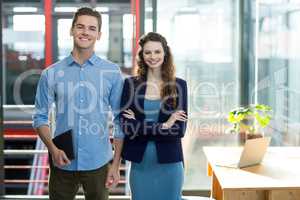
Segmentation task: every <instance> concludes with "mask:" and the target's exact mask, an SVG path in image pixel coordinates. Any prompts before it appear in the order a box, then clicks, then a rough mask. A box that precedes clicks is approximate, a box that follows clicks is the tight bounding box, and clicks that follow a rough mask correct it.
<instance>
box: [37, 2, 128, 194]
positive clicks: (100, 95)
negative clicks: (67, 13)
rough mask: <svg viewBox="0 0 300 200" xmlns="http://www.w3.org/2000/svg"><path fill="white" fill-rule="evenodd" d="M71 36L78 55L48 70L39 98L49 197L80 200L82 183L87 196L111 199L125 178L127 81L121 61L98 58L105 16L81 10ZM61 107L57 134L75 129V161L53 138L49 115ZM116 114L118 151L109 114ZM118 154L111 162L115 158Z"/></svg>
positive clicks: (41, 85) (73, 53)
mask: <svg viewBox="0 0 300 200" xmlns="http://www.w3.org/2000/svg"><path fill="white" fill-rule="evenodd" d="M70 34H71V36H72V37H73V50H72V53H71V54H70V55H69V56H68V57H66V58H64V59H63V60H61V61H60V62H57V63H55V64H53V65H52V66H50V67H49V68H47V69H45V70H44V71H43V72H42V75H41V78H40V81H39V84H38V88H37V93H36V100H35V114H34V116H33V127H34V128H35V129H36V131H37V133H38V134H39V136H40V138H41V139H42V141H43V142H44V143H45V145H46V146H47V148H48V151H49V152H50V154H51V157H52V161H53V165H54V166H52V167H51V169H50V179H49V197H50V199H51V200H71V199H74V197H75V195H76V193H77V191H78V189H79V186H80V185H82V187H83V190H84V195H85V198H86V199H87V200H107V199H108V188H110V187H112V186H115V185H116V184H117V183H118V181H119V178H120V175H119V165H120V154H121V148H122V141H123V137H124V136H123V133H122V132H121V131H120V128H119V124H118V123H119V122H118V114H119V105H120V96H121V91H122V87H123V79H122V76H121V73H120V70H119V68H118V66H117V65H115V64H113V63H111V62H109V61H106V60H103V59H101V58H99V57H97V56H96V55H95V53H94V46H95V43H96V41H97V40H99V39H100V36H101V15H100V14H99V13H98V12H97V11H95V10H93V9H91V8H87V7H83V8H80V9H78V10H77V12H76V13H75V15H74V18H73V22H72V28H71V30H70ZM53 105H55V107H54V108H55V115H56V117H55V118H56V120H55V125H56V128H55V131H54V136H55V137H56V136H58V135H60V134H62V133H65V132H66V131H68V130H72V137H73V140H72V141H73V147H74V155H75V159H73V160H69V158H68V157H67V156H66V153H65V152H64V151H63V150H62V149H59V148H58V147H57V146H56V145H55V144H54V143H53V142H52V139H51V131H50V128H49V125H48V124H49V122H48V114H49V112H50V111H51V108H52V107H53ZM110 110H111V111H112V113H113V116H114V125H115V126H114V127H115V129H114V147H115V148H114V150H115V154H114V156H113V153H112V146H111V143H110V140H109V125H108V123H107V122H108V121H109V120H108V114H109V111H110ZM112 158H113V161H112V163H111V165H109V164H108V163H109V161H111V159H112Z"/></svg>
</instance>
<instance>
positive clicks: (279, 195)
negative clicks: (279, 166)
mask: <svg viewBox="0 0 300 200" xmlns="http://www.w3.org/2000/svg"><path fill="white" fill-rule="evenodd" d="M267 200H300V190H271V191H268V198H267Z"/></svg>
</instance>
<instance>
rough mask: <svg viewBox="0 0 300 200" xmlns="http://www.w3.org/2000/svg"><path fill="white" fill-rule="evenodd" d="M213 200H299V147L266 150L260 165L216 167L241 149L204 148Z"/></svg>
mask: <svg viewBox="0 0 300 200" xmlns="http://www.w3.org/2000/svg"><path fill="white" fill-rule="evenodd" d="M203 150H204V153H205V155H206V158H207V160H208V175H209V176H212V188H211V189H212V197H213V198H215V199H216V200H300V147H269V148H268V151H267V153H266V155H265V157H264V160H263V162H262V163H261V164H260V165H256V166H252V167H247V168H243V169H234V168H228V167H220V166H216V162H217V163H220V162H222V161H226V160H227V162H228V159H237V158H238V157H239V155H240V153H241V151H242V148H241V147H204V148H203Z"/></svg>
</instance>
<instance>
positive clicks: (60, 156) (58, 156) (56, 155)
mask: <svg viewBox="0 0 300 200" xmlns="http://www.w3.org/2000/svg"><path fill="white" fill-rule="evenodd" d="M51 156H52V161H53V164H54V165H55V166H57V167H63V166H65V165H69V164H70V163H71V161H70V160H69V159H68V157H67V156H66V154H65V152H64V151H63V150H60V149H58V148H55V150H53V152H52V153H51Z"/></svg>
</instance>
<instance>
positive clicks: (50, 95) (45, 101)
mask: <svg viewBox="0 0 300 200" xmlns="http://www.w3.org/2000/svg"><path fill="white" fill-rule="evenodd" d="M50 81H51V80H50V79H49V74H48V70H44V71H43V72H42V74H41V77H40V80H39V83H38V87H37V91H36V97H35V109H34V114H33V117H32V118H33V124H32V126H33V127H34V128H38V127H40V126H42V125H47V126H49V117H48V116H49V109H50V107H51V106H52V105H53V102H54V91H53V88H52V86H51V85H52V84H51V83H50Z"/></svg>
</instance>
